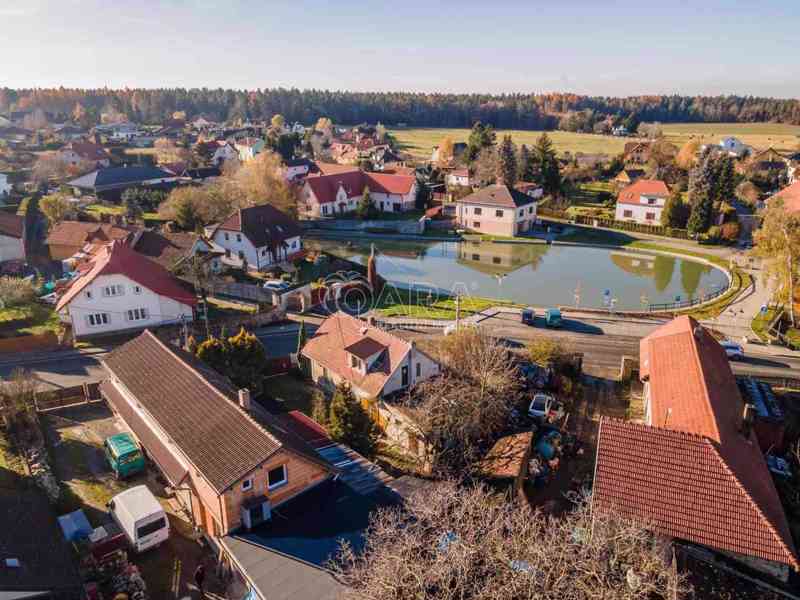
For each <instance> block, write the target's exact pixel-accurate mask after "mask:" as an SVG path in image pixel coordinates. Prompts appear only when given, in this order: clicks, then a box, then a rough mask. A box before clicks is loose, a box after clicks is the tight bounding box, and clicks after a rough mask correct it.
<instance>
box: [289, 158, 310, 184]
mask: <svg viewBox="0 0 800 600" xmlns="http://www.w3.org/2000/svg"><path fill="white" fill-rule="evenodd" d="M312 164H313V163H312V162H311V161H310V160H309V159H307V158H294V159H292V160H287V161H286V168H285V169H284V173H283V176H284V177H285V178H286V181H295V180H297V179H300V178H302V177H305V176H306V175H308V173H309V171H310V170H311V165H312Z"/></svg>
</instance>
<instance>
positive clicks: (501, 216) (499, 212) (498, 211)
mask: <svg viewBox="0 0 800 600" xmlns="http://www.w3.org/2000/svg"><path fill="white" fill-rule="evenodd" d="M504 214H505V213H504V212H503V211H502V210H500V209H499V208H498V209H497V210H495V211H494V216H495V217H497V218H498V219H502V218H503V215H504Z"/></svg>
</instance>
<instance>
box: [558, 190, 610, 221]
mask: <svg viewBox="0 0 800 600" xmlns="http://www.w3.org/2000/svg"><path fill="white" fill-rule="evenodd" d="M614 196H615V194H614V186H613V185H612V184H611V183H605V182H595V183H582V184H580V185H579V186H578V187H576V188H575V189H573V190H572V191H571V192H570V194H569V201H570V204H571V206H570V207H569V208H568V209H567V214H568V215H569V216H570V217H575V216H578V215H580V216H586V217H600V218H606V219H613V218H614V208H608V207H606V205H605V203H604V201H603V197H606V198H610V199H611V200H612V201H613V198H614Z"/></svg>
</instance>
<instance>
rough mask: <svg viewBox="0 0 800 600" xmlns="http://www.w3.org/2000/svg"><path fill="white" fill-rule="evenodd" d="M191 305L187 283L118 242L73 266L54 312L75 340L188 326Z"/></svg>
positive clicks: (192, 297) (195, 301)
mask: <svg viewBox="0 0 800 600" xmlns="http://www.w3.org/2000/svg"><path fill="white" fill-rule="evenodd" d="M196 303H197V299H196V296H195V292H194V290H192V289H191V287H190V286H189V285H188V284H186V283H184V282H182V281H181V280H179V279H177V278H175V277H174V276H173V275H172V274H171V273H170V272H169V271H167V270H166V269H165V268H164V267H162V266H161V265H159V264H157V263H155V262H153V261H151V260H149V259H147V258H145V257H144V256H143V255H141V254H139V253H138V252H135V251H134V250H133V249H131V248H130V247H129V246H127V245H126V244H125V243H124V242H123V241H121V240H117V241H113V242H110V243H108V244H106V245H104V246H102V247H100V248H99V249H98V250H97V251H96V252H95V253H94V254H93V255H92V256H91V257H90V258H89V260H87V261H86V262H85V263H83V264H81V265H80V266H79V267H78V272H77V274H76V275H75V277H73V279H72V280H71V281H70V283H69V285H68V287H67V288H66V289H65V290H64V292H63V293H62V295H61V297H60V298H59V299H58V303H57V304H56V312H58V314H59V317H60V318H61V320H62V321H63V322H65V323H69V324H70V325H71V326H72V332H73V335H74V336H75V338H77V339H80V338H86V337H91V336H97V335H104V334H109V333H118V332H121V331H129V330H136V329H143V328H145V327H157V326H160V325H169V324H174V323H181V322H184V321H192V320H193V319H194V306H195V305H196Z"/></svg>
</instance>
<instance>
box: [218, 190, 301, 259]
mask: <svg viewBox="0 0 800 600" xmlns="http://www.w3.org/2000/svg"><path fill="white" fill-rule="evenodd" d="M206 236H207V237H208V238H209V239H210V240H211V241H212V242H213V243H214V245H215V246H217V247H220V248H222V249H223V250H224V251H225V255H224V256H223V257H222V263H223V264H225V265H228V266H231V267H235V268H237V269H248V270H255V271H263V270H265V269H267V268H269V267H272V266H274V265H276V264H279V263H282V262H287V261H291V260H293V258H295V257H297V256H300V252H301V251H302V249H303V243H302V239H301V235H300V228H299V227H298V225H297V223H296V222H295V221H294V220H293V219H292V218H291V217H289V216H288V215H286V214H285V213H282V212H281V211H279V210H278V209H276V208H274V207H272V206H270V205H269V204H263V205H261V206H252V207H250V208H241V209H239V210H237V211H236V212H235V213H233V214H232V215H231V216H229V217H228V218H227V219H225V221H223V222H222V223H220V224H218V225H212V226H210V227H208V228H206Z"/></svg>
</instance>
